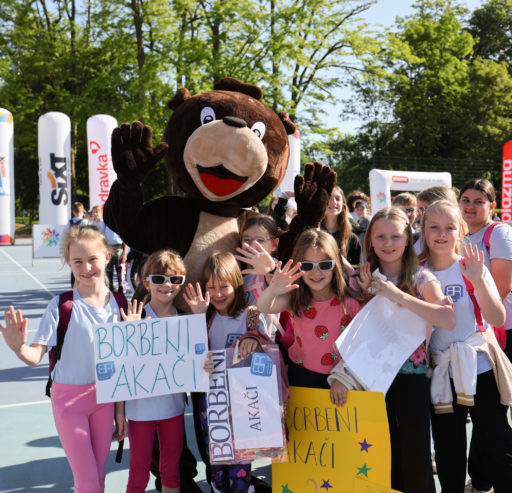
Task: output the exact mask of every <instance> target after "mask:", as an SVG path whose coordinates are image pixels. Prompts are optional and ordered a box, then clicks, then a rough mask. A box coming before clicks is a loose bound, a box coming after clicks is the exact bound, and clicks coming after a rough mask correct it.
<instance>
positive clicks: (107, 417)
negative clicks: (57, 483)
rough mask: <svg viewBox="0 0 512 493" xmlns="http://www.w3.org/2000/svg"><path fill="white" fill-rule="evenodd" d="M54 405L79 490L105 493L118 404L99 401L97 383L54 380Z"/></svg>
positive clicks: (63, 443) (76, 491)
mask: <svg viewBox="0 0 512 493" xmlns="http://www.w3.org/2000/svg"><path fill="white" fill-rule="evenodd" d="M52 408H53V418H54V420H55V426H56V427H57V432H58V434H59V438H60V441H61V443H62V447H63V448H64V452H65V453H66V457H67V458H68V461H69V465H70V466H71V470H72V471H73V479H74V482H75V493H103V491H104V489H105V475H106V469H105V465H106V462H107V457H108V454H109V452H110V443H111V441H112V424H113V421H114V404H113V403H108V404H96V386H95V385H94V384H90V385H66V384H59V383H55V382H54V383H53V385H52Z"/></svg>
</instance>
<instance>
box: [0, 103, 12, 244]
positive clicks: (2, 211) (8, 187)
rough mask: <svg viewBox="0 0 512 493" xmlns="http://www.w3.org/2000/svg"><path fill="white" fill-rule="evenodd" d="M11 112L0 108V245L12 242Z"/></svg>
mask: <svg viewBox="0 0 512 493" xmlns="http://www.w3.org/2000/svg"><path fill="white" fill-rule="evenodd" d="M13 135H14V129H13V121H12V114H11V113H10V112H9V111H7V110H4V109H3V108H0V245H11V244H13V243H14V231H15V229H16V218H15V215H14V146H13Z"/></svg>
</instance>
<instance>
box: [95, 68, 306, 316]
mask: <svg viewBox="0 0 512 493" xmlns="http://www.w3.org/2000/svg"><path fill="white" fill-rule="evenodd" d="M261 97H262V93H261V90H260V89H259V88H258V87H256V86H253V85H249V84H244V83H242V82H239V81H237V80H235V79H232V78H224V79H221V80H220V81H219V82H218V83H217V84H215V86H214V89H213V90H212V91H207V92H203V93H199V94H196V95H194V96H192V95H191V94H190V93H189V91H188V90H187V89H185V88H182V89H180V90H179V91H178V92H177V94H176V95H175V96H174V98H173V99H171V100H170V101H169V103H168V107H169V108H170V109H172V110H173V114H172V116H171V117H170V118H169V121H168V123H167V126H166V129H165V134H164V142H163V143H161V144H159V145H158V146H156V147H155V148H153V147H152V130H151V128H150V127H147V126H143V125H142V123H140V122H135V123H133V124H132V125H131V127H130V125H128V124H123V125H122V126H121V127H119V128H117V129H115V130H114V132H113V134H112V160H113V164H114V169H115V171H116V173H117V180H116V182H114V184H113V185H112V189H111V191H110V195H109V198H108V200H107V202H106V203H105V209H104V218H105V223H106V224H107V225H108V226H109V227H110V228H112V229H113V230H114V231H116V232H118V233H119V234H120V235H121V237H122V238H123V240H124V241H125V243H127V244H128V245H129V246H130V247H132V248H135V249H136V250H139V251H142V252H145V253H151V252H153V251H155V250H159V249H162V248H172V249H174V250H176V251H178V252H179V253H180V255H181V256H182V257H183V258H184V260H185V264H186V266H187V282H194V281H196V280H198V279H199V277H200V273H201V269H202V265H203V262H204V260H205V259H206V257H207V256H208V255H209V254H210V253H211V252H212V251H214V250H226V251H232V252H235V248H236V246H237V244H238V226H237V217H238V216H239V215H240V214H241V212H242V209H243V208H249V207H252V206H254V205H256V204H257V203H258V202H260V201H261V200H262V199H263V198H265V197H266V196H267V195H268V194H269V193H271V192H272V191H273V190H275V189H276V188H277V187H278V186H279V183H280V182H281V180H282V179H283V177H284V174H285V172H286V166H287V163H288V155H289V149H288V135H290V134H293V133H294V132H295V130H296V129H295V125H294V124H293V123H292V122H291V121H290V119H289V118H288V115H287V114H286V113H284V112H282V113H279V114H276V113H275V112H274V111H273V110H272V109H270V108H269V107H268V106H266V105H264V104H263V103H262V102H261ZM162 157H163V158H164V162H165V165H166V168H167V171H168V173H169V176H170V177H171V178H172V179H173V180H174V182H175V183H176V184H177V185H178V186H179V187H180V188H181V189H182V190H183V191H184V192H185V194H186V196H185V197H173V196H164V197H159V198H157V199H155V200H152V201H150V202H144V197H143V192H142V182H143V180H144V178H145V177H146V176H147V175H148V174H149V173H150V172H151V170H152V169H153V167H154V166H155V164H156V163H157V162H158V161H159V160H160V159H161V158H162ZM179 308H181V309H183V310H184V311H188V309H187V308H188V307H187V306H185V304H184V303H179Z"/></svg>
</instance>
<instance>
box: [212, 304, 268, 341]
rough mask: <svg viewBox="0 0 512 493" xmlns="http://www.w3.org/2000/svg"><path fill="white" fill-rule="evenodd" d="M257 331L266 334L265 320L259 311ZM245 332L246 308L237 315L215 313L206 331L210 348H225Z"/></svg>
mask: <svg viewBox="0 0 512 493" xmlns="http://www.w3.org/2000/svg"><path fill="white" fill-rule="evenodd" d="M258 331H259V332H261V333H262V334H267V333H268V332H267V327H266V322H265V318H264V316H263V314H261V313H260V316H259V320H258ZM246 332H247V310H244V311H243V312H242V313H240V315H238V316H237V317H230V316H229V315H220V314H219V313H215V317H214V318H213V322H212V324H211V326H210V330H209V331H208V341H209V343H210V349H211V350H213V351H215V350H216V349H225V348H228V347H231V345H232V344H233V343H234V342H235V341H236V340H237V339H240V337H241V336H242V335H243V334H245V333H246Z"/></svg>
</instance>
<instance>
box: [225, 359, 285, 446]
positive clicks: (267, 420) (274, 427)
mask: <svg viewBox="0 0 512 493" xmlns="http://www.w3.org/2000/svg"><path fill="white" fill-rule="evenodd" d="M269 359H270V358H269ZM228 379H229V393H230V399H231V413H232V421H233V434H234V438H235V447H236V448H237V449H247V448H260V447H282V446H283V445H284V443H283V428H282V425H281V420H280V419H279V417H280V409H279V391H278V388H277V385H278V383H277V376H276V367H275V365H272V374H271V375H268V376H262V375H257V374H255V373H254V371H253V368H251V367H244V368H230V369H228Z"/></svg>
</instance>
